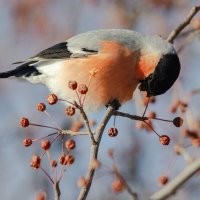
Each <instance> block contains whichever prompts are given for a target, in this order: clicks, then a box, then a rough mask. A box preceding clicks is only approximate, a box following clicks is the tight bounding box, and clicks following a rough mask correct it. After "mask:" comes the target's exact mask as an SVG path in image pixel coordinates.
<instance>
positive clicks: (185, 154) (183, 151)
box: [174, 145, 194, 163]
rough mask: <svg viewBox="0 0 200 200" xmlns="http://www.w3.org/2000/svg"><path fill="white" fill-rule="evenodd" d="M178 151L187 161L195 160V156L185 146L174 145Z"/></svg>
mask: <svg viewBox="0 0 200 200" xmlns="http://www.w3.org/2000/svg"><path fill="white" fill-rule="evenodd" d="M174 148H175V150H176V152H177V153H179V154H181V155H182V156H183V158H184V159H185V161H186V162H187V163H191V162H193V161H194V158H193V157H192V156H191V155H190V154H189V153H188V152H187V151H186V149H185V148H184V147H182V146H181V145H175V146H174Z"/></svg>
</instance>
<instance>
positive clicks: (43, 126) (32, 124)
mask: <svg viewBox="0 0 200 200" xmlns="http://www.w3.org/2000/svg"><path fill="white" fill-rule="evenodd" d="M30 125H31V126H39V127H42V128H50V129H54V130H57V131H60V129H59V128H55V127H52V126H45V125H41V124H34V123H30Z"/></svg>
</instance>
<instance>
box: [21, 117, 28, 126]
mask: <svg viewBox="0 0 200 200" xmlns="http://www.w3.org/2000/svg"><path fill="white" fill-rule="evenodd" d="M20 125H21V126H22V127H23V128H25V127H28V126H29V120H28V119H27V118H25V117H23V118H21V120H20Z"/></svg>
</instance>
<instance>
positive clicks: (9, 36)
mask: <svg viewBox="0 0 200 200" xmlns="http://www.w3.org/2000/svg"><path fill="white" fill-rule="evenodd" d="M199 3H200V2H199V1H194V0H176V1H173V0H140V1H137V0H123V1H122V0H73V1H72V0H59V1H53V0H28V1H27V0H0V41H1V42H0V71H6V70H9V69H12V68H13V67H14V66H11V63H13V62H16V61H18V60H22V59H24V58H27V57H30V56H33V55H35V54H36V53H38V52H39V51H41V50H43V49H45V48H47V47H49V46H51V45H54V44H56V43H59V42H62V41H64V40H66V39H68V38H70V37H71V36H73V35H75V34H78V33H82V32H86V31H89V30H94V29H102V28H125V29H131V30H135V31H139V32H142V33H145V34H159V35H161V36H162V37H164V38H166V37H167V36H168V34H169V33H170V31H171V30H172V29H173V28H175V27H176V26H177V25H178V24H179V23H180V22H181V21H182V20H183V19H184V18H185V17H186V15H187V13H188V11H189V10H190V9H191V7H192V6H193V5H195V4H199ZM199 17H200V15H199V14H198V15H197V16H196V17H195V20H193V21H194V22H193V23H192V25H190V26H189V27H188V28H187V30H189V31H190V30H194V29H199V28H200V23H199V21H198V18H199ZM195 33H197V34H195V35H194V34H192V35H191V36H190V37H188V36H186V37H180V38H178V39H177V40H176V41H175V47H176V49H177V50H178V51H179V56H180V61H181V64H182V71H181V74H180V78H179V81H177V83H176V84H175V86H174V87H173V88H172V89H171V90H170V91H168V92H167V93H165V94H164V95H162V96H159V97H158V98H156V102H155V103H153V104H151V105H150V106H149V108H148V112H150V111H154V112H155V113H156V115H157V117H160V118H165V119H172V118H174V117H176V116H178V115H179V116H180V115H181V116H182V117H183V118H184V120H185V123H184V126H183V127H182V128H181V129H178V128H175V127H174V126H173V125H172V124H171V123H164V122H159V121H156V122H152V123H153V126H154V128H155V129H156V130H157V132H158V133H160V134H162V135H163V134H167V135H169V136H170V137H171V143H170V145H169V146H162V145H161V144H160V143H159V140H158V137H156V135H155V134H154V133H152V132H148V131H147V130H146V129H138V128H136V125H137V124H136V123H135V122H133V121H131V120H128V119H124V118H123V119H122V118H117V119H116V127H117V128H118V130H119V135H118V136H117V137H115V138H110V137H109V136H108V135H107V134H106V132H105V134H104V135H103V139H102V143H101V146H100V152H99V160H100V161H101V163H102V165H103V166H102V167H101V168H100V169H99V170H98V171H97V173H96V176H95V180H94V182H93V184H92V188H91V190H90V193H89V196H88V199H95V200H98V199H99V200H112V199H113V200H114V199H116V200H122V199H130V196H129V195H128V194H127V193H126V192H125V191H124V192H122V193H119V194H116V193H113V192H112V189H111V183H112V181H113V179H114V176H113V175H112V173H109V170H108V168H110V169H111V167H112V161H111V160H110V158H109V156H108V154H107V151H108V150H109V149H114V155H115V162H116V164H117V166H118V168H119V170H120V171H121V174H122V175H123V176H124V178H125V179H126V180H127V182H128V184H130V186H131V187H132V189H133V190H135V191H136V192H137V193H138V194H139V198H141V199H143V200H145V199H148V197H149V196H150V195H151V194H153V193H154V192H156V191H157V190H159V189H160V188H161V186H160V185H159V183H158V179H159V177H160V176H162V175H166V176H168V177H169V179H173V177H175V176H176V175H177V174H179V173H180V172H181V171H182V170H183V169H184V168H185V166H186V165H187V161H186V160H185V159H184V157H183V156H181V155H177V154H176V153H175V152H174V144H181V145H182V146H183V147H185V148H186V150H187V152H188V153H189V154H190V155H191V157H194V158H197V157H199V155H200V154H199V153H200V151H199V148H198V146H199V143H195V144H194V141H193V140H192V139H191V138H187V137H183V132H184V131H185V130H187V131H188V130H190V131H193V132H195V134H197V138H198V137H199V130H200V111H199V110H200V109H199V107H200V101H199V97H200V95H199V92H198V91H199V88H200V79H199V75H200V69H199V54H200V43H199V33H198V32H197V31H196V32H195ZM196 89H197V90H196ZM194 90H195V91H197V92H195V93H194V92H193V91H194ZM136 93H137V92H136ZM48 94H49V91H48V90H47V89H46V88H45V87H43V86H41V85H31V84H29V83H27V82H23V81H19V80H14V79H11V80H0V97H1V98H0V137H1V140H0V163H1V164H0V194H1V199H4V200H11V199H25V200H32V199H36V196H37V194H38V193H39V192H40V191H44V192H45V193H46V195H47V199H53V191H52V185H51V183H50V181H49V180H48V179H47V177H46V176H45V175H44V174H43V173H42V172H41V171H40V170H39V171H38V170H33V169H32V168H31V167H30V158H31V156H32V155H33V154H41V149H40V147H39V144H38V145H37V144H34V145H33V146H31V147H30V148H24V147H23V145H22V140H23V138H26V137H33V138H34V137H39V136H43V135H45V134H47V133H51V132H50V131H49V130H46V129H41V128H35V127H33V128H27V129H22V128H20V126H19V119H20V118H21V117H23V116H26V117H28V118H29V119H30V120H31V121H33V122H38V123H40V124H49V125H52V123H51V121H50V120H49V119H48V118H47V117H46V116H45V115H44V114H43V113H38V112H37V109H36V105H37V104H38V103H39V102H45V101H46V100H45V99H46V96H47V95H48ZM177 100H181V102H182V103H185V105H182V104H181V105H182V106H183V107H184V108H185V109H183V108H180V107H179V109H178V110H177V112H175V110H176V108H177V107H178V106H177V105H176V106H175V102H177ZM173 106H174V107H173ZM173 109H175V110H173ZM121 110H122V111H124V112H129V113H131V114H136V113H137V114H141V113H142V111H143V104H142V103H141V102H140V98H139V97H138V96H137V98H136V99H135V101H130V102H128V103H127V104H126V105H124V106H123V107H122V108H121ZM48 111H49V113H51V115H52V116H53V117H54V118H55V119H56V121H57V122H58V123H59V124H60V125H62V126H63V127H65V128H70V126H71V124H72V120H71V119H69V118H68V117H66V116H65V114H64V107H63V105H62V104H60V103H59V104H57V105H55V106H49V107H48ZM104 112H105V110H102V111H101V112H100V113H98V114H97V113H95V114H92V115H91V116H90V118H91V119H94V120H96V121H98V120H99V119H100V117H101V116H102V115H103V113H104ZM112 125H113V119H111V121H110V123H109V124H108V126H107V129H108V128H109V127H111V126H112ZM75 140H76V142H77V148H76V150H75V151H74V152H73V153H74V155H75V158H76V162H75V164H74V165H72V166H70V167H69V168H67V170H66V172H65V174H64V176H63V178H62V181H61V185H60V187H61V192H62V197H61V199H69V200H73V199H76V198H77V196H78V194H79V191H80V188H78V187H77V180H78V179H79V177H81V176H84V175H85V173H86V169H87V164H88V159H89V157H88V155H89V141H88V138H87V137H84V136H83V137H76V138H75ZM52 151H53V153H52V156H54V158H55V159H57V158H58V157H59V153H60V143H59V141H58V142H56V143H55V145H54V146H53V148H52ZM45 163H48V162H47V161H45V160H44V167H46V168H47V169H48V165H47V166H45V165H46V164H45ZM199 185H200V177H199V175H198V174H197V175H195V177H193V178H192V179H191V180H190V181H188V182H187V183H186V184H185V185H184V186H183V187H182V188H181V189H180V190H179V191H178V192H177V193H176V194H175V196H173V197H171V198H169V199H173V200H178V199H179V200H180V199H182V200H186V199H190V200H198V199H199V196H200V189H199Z"/></svg>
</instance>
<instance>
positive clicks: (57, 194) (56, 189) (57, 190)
mask: <svg viewBox="0 0 200 200" xmlns="http://www.w3.org/2000/svg"><path fill="white" fill-rule="evenodd" d="M53 189H54V194H55V200H60V194H61V192H60V187H59V181H57V182H55V183H54V185H53Z"/></svg>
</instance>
